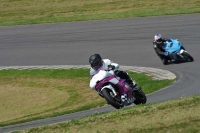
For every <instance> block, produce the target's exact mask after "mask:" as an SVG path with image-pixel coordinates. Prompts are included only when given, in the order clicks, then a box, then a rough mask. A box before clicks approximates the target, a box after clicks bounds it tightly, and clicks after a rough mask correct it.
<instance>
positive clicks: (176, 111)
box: [13, 95, 200, 133]
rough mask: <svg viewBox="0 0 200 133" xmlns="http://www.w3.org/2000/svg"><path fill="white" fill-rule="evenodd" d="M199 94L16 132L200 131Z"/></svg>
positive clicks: (170, 132)
mask: <svg viewBox="0 0 200 133" xmlns="http://www.w3.org/2000/svg"><path fill="white" fill-rule="evenodd" d="M199 104H200V95H198V96H193V97H186V98H179V99H176V100H172V101H166V102H163V103H156V104H146V105H139V106H134V107H131V108H124V109H121V110H116V111H113V112H109V113H101V114H95V115H93V116H89V117H85V118H80V119H76V120H70V121H67V122H64V123H60V124H54V125H48V126H43V127H37V128H32V129H26V130H21V131H16V132H13V133H22V132H23V133H38V132H40V133H47V132H48V133H55V132H65V133H79V132H81V133H87V132H88V131H89V132H90V133H179V132H180V133H199V132H200V115H199V112H200V106H198V105H199Z"/></svg>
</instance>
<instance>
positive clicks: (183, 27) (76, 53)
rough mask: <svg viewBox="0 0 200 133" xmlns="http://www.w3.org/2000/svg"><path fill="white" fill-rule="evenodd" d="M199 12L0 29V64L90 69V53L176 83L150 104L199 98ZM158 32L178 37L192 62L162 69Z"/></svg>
mask: <svg viewBox="0 0 200 133" xmlns="http://www.w3.org/2000/svg"><path fill="white" fill-rule="evenodd" d="M199 31H200V14H191V15H174V16H160V17H144V18H130V19H113V20H102V21H84V22H73V23H55V24H39V25H23V26H9V27H7V26H6V27H0V65H1V66H31V65H88V58H89V56H90V55H91V54H94V53H99V54H101V55H102V57H103V58H109V59H112V60H113V61H114V62H117V63H119V64H120V65H123V66H138V67H154V68H161V69H166V70H169V71H171V72H173V73H175V74H176V75H177V81H176V82H175V83H174V84H173V85H172V86H169V87H167V88H165V89H163V90H161V91H158V92H156V93H152V94H150V95H148V96H147V99H148V103H155V102H163V101H167V100H172V99H176V98H180V97H185V96H191V95H197V94H200V87H199V86H200V82H199V80H200V71H199V68H200V67H199V66H200V62H199V61H200V59H199V58H200V57H199V50H200V44H199V36H200V32H199ZM156 33H161V34H162V35H163V36H164V37H172V38H178V39H179V40H180V41H181V42H182V43H183V45H184V46H185V48H186V50H187V51H188V52H189V53H190V54H191V55H192V56H193V57H194V60H195V61H194V62H190V63H179V64H169V65H166V66H164V65H163V64H162V63H161V61H160V59H159V58H158V57H157V55H156V53H155V51H154V49H153V47H152V40H153V36H154V34H156ZM112 110H114V108H112V107H111V106H108V107H103V108H99V109H95V110H88V111H84V112H79V113H75V114H70V115H63V116H59V117H56V118H49V119H45V120H38V121H34V122H29V123H23V124H19V125H13V126H7V127H2V128H1V129H0V132H8V131H13V130H19V129H24V128H30V127H36V126H41V125H46V124H53V123H58V122H62V121H66V120H70V119H75V118H79V117H83V116H88V115H91V114H92V113H95V112H105V111H112Z"/></svg>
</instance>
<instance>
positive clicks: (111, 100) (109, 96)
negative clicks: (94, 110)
mask: <svg viewBox="0 0 200 133" xmlns="http://www.w3.org/2000/svg"><path fill="white" fill-rule="evenodd" d="M102 94H103V96H104V98H105V99H106V101H107V102H108V103H109V104H110V105H112V106H113V107H115V108H116V109H120V108H123V107H124V104H123V103H119V102H117V101H116V100H115V99H114V98H113V97H112V91H110V90H109V89H106V88H105V89H103V90H102Z"/></svg>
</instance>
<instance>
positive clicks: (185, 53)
mask: <svg viewBox="0 0 200 133" xmlns="http://www.w3.org/2000/svg"><path fill="white" fill-rule="evenodd" d="M182 56H183V57H184V58H185V59H186V60H187V61H189V62H192V61H194V59H193V57H192V56H191V55H190V54H189V53H187V52H185V51H184V52H183V53H182Z"/></svg>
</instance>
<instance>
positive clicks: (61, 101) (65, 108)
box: [0, 69, 174, 126]
mask: <svg viewBox="0 0 200 133" xmlns="http://www.w3.org/2000/svg"><path fill="white" fill-rule="evenodd" d="M129 74H130V76H131V77H132V78H133V79H135V80H136V82H137V83H138V85H139V86H141V87H142V88H143V90H144V92H145V93H146V94H148V93H151V92H154V91H157V90H159V89H161V88H163V87H166V86H169V85H171V84H172V83H173V82H174V80H152V79H151V77H149V76H146V75H145V74H138V73H133V72H129ZM89 80H90V79H89V69H67V70H56V69H54V70H53V69H49V70H37V69H36V70H1V71H0V105H1V108H0V114H3V115H0V126H5V125H10V124H17V123H23V122H27V121H32V120H37V119H43V118H48V117H53V116H58V115H62V114H69V113H73V112H78V111H83V110H88V109H91V108H97V107H100V106H105V105H107V102H106V101H105V99H103V98H101V97H100V96H99V95H98V94H97V92H96V91H94V90H91V88H89Z"/></svg>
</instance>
